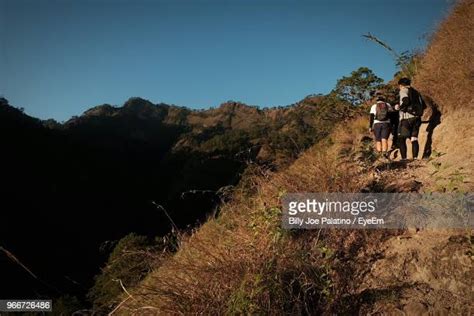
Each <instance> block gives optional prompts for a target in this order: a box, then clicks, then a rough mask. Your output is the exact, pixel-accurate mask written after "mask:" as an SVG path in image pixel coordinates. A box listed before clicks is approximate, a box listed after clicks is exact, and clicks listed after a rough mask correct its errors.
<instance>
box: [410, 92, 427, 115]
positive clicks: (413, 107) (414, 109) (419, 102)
mask: <svg viewBox="0 0 474 316" xmlns="http://www.w3.org/2000/svg"><path fill="white" fill-rule="evenodd" d="M408 98H409V99H410V104H409V105H408V107H407V110H406V112H408V113H410V114H411V115H414V116H422V115H423V110H424V109H425V102H424V101H423V98H422V97H421V94H420V93H419V92H418V91H416V90H415V89H413V88H410V89H408Z"/></svg>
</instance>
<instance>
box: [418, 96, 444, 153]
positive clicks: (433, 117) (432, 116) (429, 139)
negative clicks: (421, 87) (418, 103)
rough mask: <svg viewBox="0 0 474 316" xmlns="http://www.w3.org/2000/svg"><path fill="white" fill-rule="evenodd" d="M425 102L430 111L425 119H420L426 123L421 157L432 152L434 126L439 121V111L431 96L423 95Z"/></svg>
mask: <svg viewBox="0 0 474 316" xmlns="http://www.w3.org/2000/svg"><path fill="white" fill-rule="evenodd" d="M424 98H425V101H426V103H427V104H428V107H429V109H430V110H431V111H429V112H431V113H429V118H428V120H426V121H422V123H428V126H427V127H426V132H427V133H428V134H427V136H426V143H425V146H424V147H423V156H422V158H423V159H428V158H429V157H430V156H431V152H432V145H433V133H434V130H435V128H436V127H437V126H438V125H439V124H440V123H441V112H440V111H439V107H438V105H437V104H436V103H435V102H434V101H433V99H432V98H430V97H428V96H424Z"/></svg>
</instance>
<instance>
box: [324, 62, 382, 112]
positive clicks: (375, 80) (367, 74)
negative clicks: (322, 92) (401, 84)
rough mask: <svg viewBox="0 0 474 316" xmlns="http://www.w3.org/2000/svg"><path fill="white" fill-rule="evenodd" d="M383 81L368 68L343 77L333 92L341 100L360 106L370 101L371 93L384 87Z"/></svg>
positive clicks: (362, 68)
mask: <svg viewBox="0 0 474 316" xmlns="http://www.w3.org/2000/svg"><path fill="white" fill-rule="evenodd" d="M382 83H383V79H382V78H379V77H377V76H376V75H375V74H374V73H373V72H372V70H370V69H369V68H367V67H360V68H359V69H357V70H355V71H353V72H351V75H350V77H345V76H344V77H342V78H341V79H339V80H338V81H337V84H336V88H335V89H334V90H333V92H335V93H336V94H337V96H338V97H340V98H341V99H343V100H345V101H347V102H350V103H351V104H353V105H360V104H362V103H364V102H366V101H368V100H369V99H370V92H371V91H373V90H375V89H378V88H380V87H381V86H382Z"/></svg>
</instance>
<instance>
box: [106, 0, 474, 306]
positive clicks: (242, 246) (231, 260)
mask: <svg viewBox="0 0 474 316" xmlns="http://www.w3.org/2000/svg"><path fill="white" fill-rule="evenodd" d="M473 7H474V5H473V1H460V2H459V3H458V4H457V5H456V7H455V9H454V10H453V14H452V15H451V16H449V17H448V18H447V20H446V21H445V22H443V23H442V24H441V25H440V29H439V30H438V32H437V34H436V35H435V36H434V38H433V41H432V43H431V45H430V47H429V49H428V51H427V52H426V54H425V56H424V57H423V67H422V69H421V70H420V72H419V74H418V75H417V77H416V80H415V87H419V88H420V90H421V91H422V92H423V93H424V95H425V97H427V99H432V100H433V102H434V103H435V104H437V105H438V106H439V108H440V109H441V124H439V123H440V122H439V115H427V116H428V122H426V123H425V124H424V125H423V127H422V128H423V129H424V130H423V134H424V135H423V137H422V146H425V147H426V145H427V143H428V146H430V143H431V142H432V146H431V152H430V155H428V157H425V158H427V159H426V160H423V161H418V162H410V163H408V164H406V163H400V162H396V161H395V162H390V163H387V162H383V161H378V160H376V158H375V156H374V155H373V152H372V144H371V140H370V138H369V137H368V135H367V134H366V126H367V120H366V118H365V117H361V118H356V119H353V120H351V121H350V122H346V123H343V124H342V126H339V128H337V129H336V131H335V132H333V133H332V134H331V136H330V137H328V138H327V139H326V140H323V141H321V142H319V143H318V144H317V145H315V146H314V147H312V148H311V149H309V150H308V151H306V152H305V153H304V154H303V155H302V156H301V157H300V158H299V159H297V160H296V161H295V162H294V163H293V164H292V165H291V166H289V167H288V168H287V169H285V170H281V171H278V172H270V171H268V170H260V171H258V172H257V173H256V174H255V175H254V176H252V177H249V178H247V179H246V181H245V182H242V183H241V184H240V186H239V189H238V190H237V191H236V192H235V194H234V195H233V197H232V200H231V201H229V202H228V203H226V204H225V205H224V206H223V207H222V210H221V214H220V216H219V217H218V218H217V219H210V220H209V221H208V222H207V223H206V224H205V225H203V226H202V227H201V228H200V229H199V230H198V231H196V232H195V233H193V234H192V235H190V236H187V237H184V238H183V239H182V241H181V247H180V249H179V251H178V252H177V253H176V255H174V256H172V257H171V258H168V259H166V260H164V261H160V262H159V264H157V265H156V266H154V267H153V271H152V272H151V273H149V275H148V277H147V278H146V279H145V280H144V281H143V282H142V283H141V284H139V285H138V286H137V287H136V288H134V289H126V288H124V289H123V290H124V294H123V296H122V297H121V298H120V300H118V301H117V302H116V303H119V304H117V305H116V306H115V309H114V310H113V313H118V314H123V315H147V314H149V315H163V314H190V313H191V314H297V315H300V314H303V315H306V314H327V315H333V314H342V315H354V314H361V315H379V314H383V315H385V314H387V315H424V314H431V315H448V314H453V315H469V314H471V313H472V312H473V311H474V305H473V301H472V293H473V288H472V280H473V279H474V263H473V260H474V256H473V248H472V240H473V235H472V230H451V231H441V230H439V231H430V230H422V231H421V232H415V231H403V230H367V231H362V230H319V231H287V230H283V229H282V228H281V226H280V224H281V223H280V215H281V201H280V198H281V197H282V195H283V194H284V193H286V192H360V191H362V192H420V193H422V192H432V191H442V192H449V191H461V192H472V190H473V189H474V185H473V181H472V170H473V168H472V167H473V165H472V163H473V159H472V154H473V151H474V148H473V147H474V142H473V139H474V131H473V129H472V125H473V124H472V119H473V114H474V113H473V112H474V107H473V106H472V97H473V94H472V87H474V77H473V76H472V73H471V71H472V69H473V68H472V66H473V64H472V63H473V61H472V58H471V57H470V56H472V55H473V54H472V53H473V52H472V39H471V37H472V34H474V29H473V28H472V26H473V23H472V21H474V14H473V12H474V11H473ZM466 69H467V71H468V73H467V75H466ZM451 71H452V72H455V73H453V74H452V76H450V75H451V74H450V72H451ZM447 80H452V82H451V83H449V84H447ZM455 86H456V87H455ZM458 94H459V95H458ZM430 102H431V101H430ZM433 108H436V105H433ZM426 128H428V131H426Z"/></svg>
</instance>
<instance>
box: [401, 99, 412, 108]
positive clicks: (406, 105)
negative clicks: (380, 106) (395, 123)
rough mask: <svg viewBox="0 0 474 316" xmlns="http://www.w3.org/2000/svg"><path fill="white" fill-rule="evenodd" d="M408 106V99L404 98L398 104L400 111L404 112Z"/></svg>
mask: <svg viewBox="0 0 474 316" xmlns="http://www.w3.org/2000/svg"><path fill="white" fill-rule="evenodd" d="M409 105H410V98H409V97H404V98H403V99H402V102H401V104H400V111H405V110H406V109H407V107H408V106H409Z"/></svg>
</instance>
